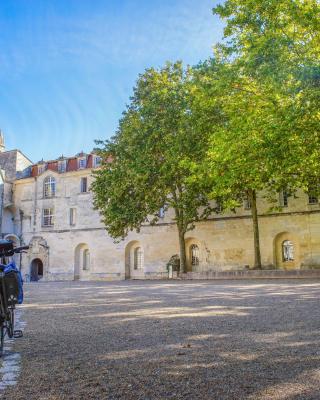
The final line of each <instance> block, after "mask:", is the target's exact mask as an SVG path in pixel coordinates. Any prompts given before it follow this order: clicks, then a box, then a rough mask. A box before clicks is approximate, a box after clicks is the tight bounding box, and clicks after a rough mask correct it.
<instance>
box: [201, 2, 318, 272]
mask: <svg viewBox="0 0 320 400" xmlns="http://www.w3.org/2000/svg"><path fill="white" fill-rule="evenodd" d="M214 12H215V13H216V14H218V15H220V16H221V17H222V18H224V19H225V20H226V28H225V41H224V42H223V43H222V44H220V45H218V46H217V48H216V57H217V58H218V59H219V60H220V61H221V63H222V64H223V65H224V73H223V74H221V75H220V96H221V101H220V104H221V110H222V113H223V115H224V116H225V118H224V122H223V123H222V124H220V126H219V127H218V128H216V129H215V130H214V131H213V132H212V134H211V143H210V149H209V151H208V158H207V160H206V162H205V168H207V167H208V166H209V169H210V176H211V179H212V185H213V190H212V196H214V197H216V198H220V199H222V200H223V203H224V206H225V207H226V208H235V207H237V206H239V205H240V203H241V201H242V199H243V198H244V197H248V199H249V200H250V202H251V206H252V208H251V210H252V219H253V232H254V249H255V252H254V253H255V261H254V265H255V267H256V268H260V267H261V256H260V245H259V225H258V210H257V202H256V198H257V193H259V192H261V191H264V192H269V194H270V195H271V194H272V193H273V192H274V191H276V190H279V189H280V188H281V187H283V188H286V189H289V190H290V191H294V190H295V189H296V188H297V187H304V188H305V189H306V187H307V185H308V183H309V182H310V180H311V181H312V182H316V181H317V180H319V177H320V176H319V173H318V171H319V168H318V166H319V161H320V157H319V156H320V154H319V111H318V106H319V82H320V80H319V78H320V74H319V2H317V1H315V0H304V1H303V0H301V1H300V0H283V1H280V2H279V1H276V0H261V1H259V2H256V1H254V0H227V1H226V2H225V3H224V4H223V5H219V6H217V7H216V8H215V9H214ZM204 70H205V71H206V73H207V74H208V72H209V74H208V75H207V76H206V77H205V83H206V84H205V85H204V89H205V92H207V98H208V99H209V98H210V96H211V93H210V91H211V92H212V89H211V86H210V84H208V82H210V68H208V65H205V66H204ZM213 81H214V79H213ZM212 87H213V88H214V89H213V90H214V91H215V89H216V83H214V84H213V85H212ZM214 96H215V93H214ZM202 102H203V101H202ZM208 102H210V100H208ZM204 103H205V102H204ZM208 129H210V127H208Z"/></svg>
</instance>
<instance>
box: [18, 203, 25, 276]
mask: <svg viewBox="0 0 320 400" xmlns="http://www.w3.org/2000/svg"><path fill="white" fill-rule="evenodd" d="M19 214H20V235H19V238H20V246H22V245H23V216H24V213H23V211H22V210H19ZM21 267H22V253H20V260H19V271H21Z"/></svg>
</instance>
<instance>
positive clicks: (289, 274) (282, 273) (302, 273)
mask: <svg viewBox="0 0 320 400" xmlns="http://www.w3.org/2000/svg"><path fill="white" fill-rule="evenodd" d="M180 277H181V279H184V280H189V279H190V280H193V279H287V278H296V279H310V278H315V279H320V270H303V269H297V270H262V271H261V270H240V271H205V272H187V273H186V274H182V275H181V276H180Z"/></svg>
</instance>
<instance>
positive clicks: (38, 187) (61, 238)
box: [14, 169, 320, 280]
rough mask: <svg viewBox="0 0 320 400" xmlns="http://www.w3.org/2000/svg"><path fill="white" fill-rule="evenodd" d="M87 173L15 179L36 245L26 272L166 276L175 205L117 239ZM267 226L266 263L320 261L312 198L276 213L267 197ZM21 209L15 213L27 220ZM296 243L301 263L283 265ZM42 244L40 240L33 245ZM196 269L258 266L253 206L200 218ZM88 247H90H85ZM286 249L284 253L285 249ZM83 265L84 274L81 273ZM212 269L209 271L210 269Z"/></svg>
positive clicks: (193, 236) (26, 234)
mask: <svg viewBox="0 0 320 400" xmlns="http://www.w3.org/2000/svg"><path fill="white" fill-rule="evenodd" d="M49 175H50V176H53V177H55V179H56V183H57V185H56V195H55V197H53V198H44V196H43V182H44V179H45V178H46V177H48V176H49ZM81 177H87V178H88V180H89V184H90V181H91V179H92V177H91V171H90V170H89V169H86V170H80V171H75V172H68V173H63V174H58V173H56V172H52V171H49V170H47V171H45V172H44V173H43V174H42V175H40V176H39V177H38V178H27V179H21V180H18V181H16V182H15V185H14V203H15V207H16V210H19V209H21V210H22V211H23V221H22V222H23V223H22V226H23V232H22V238H23V241H24V242H25V243H31V244H32V248H31V249H30V251H29V253H28V254H27V255H26V256H24V258H23V273H25V274H28V273H29V272H30V264H31V262H32V260H34V259H39V260H41V262H43V265H44V279H46V280H65V279H67V280H69V279H74V277H76V278H79V279H83V280H90V279H91V280H119V279H125V278H126V277H127V278H128V277H130V278H147V279H155V278H165V277H167V276H168V273H167V269H166V264H167V262H168V260H169V259H170V257H171V256H172V255H174V254H177V253H178V252H179V245H178V236H177V230H176V227H175V225H174V223H173V221H172V216H173V215H172V212H171V211H170V210H169V211H168V212H167V213H166V216H165V218H163V219H161V221H160V222H159V224H158V225H157V226H145V227H143V228H142V230H141V232H140V233H139V234H137V233H134V232H132V233H130V234H129V236H128V238H126V240H125V241H122V242H120V243H114V242H113V240H112V239H111V238H110V237H109V236H108V235H107V233H106V231H105V230H104V227H103V225H102V224H101V222H100V217H99V213H98V212H97V211H95V210H93V206H92V193H91V192H90V191H89V192H88V193H80V181H81ZM49 207H52V208H54V210H55V211H54V213H55V222H54V226H53V227H43V226H42V221H41V215H42V210H43V208H49ZM70 208H75V209H76V223H75V225H73V226H70ZM259 212H260V214H261V215H260V218H259V225H260V235H261V237H260V242H261V255H262V262H263V264H264V266H265V267H266V268H279V267H281V268H284V269H301V268H307V267H309V266H312V267H317V266H320V208H319V205H318V204H317V205H309V204H308V199H307V196H306V195H305V194H304V193H299V194H298V198H296V199H291V198H290V200H289V207H287V208H285V209H283V210H282V212H270V210H269V205H268V204H267V203H266V202H265V200H264V198H263V197H262V196H260V197H259ZM19 218H20V217H19V215H18V213H17V214H16V215H15V219H16V221H17V223H18V221H19ZM285 239H288V240H291V241H293V243H294V248H295V249H294V252H295V260H294V262H287V263H283V262H282V259H280V258H279V248H280V249H281V245H282V242H283V240H285ZM33 243H38V244H33ZM193 245H196V246H198V249H199V265H191V256H190V249H191V246H193ZM186 247H187V256H188V271H189V272H191V271H192V272H193V273H195V274H198V275H193V276H194V277H196V276H206V274H207V273H208V271H214V273H220V272H223V271H243V270H246V268H248V266H249V267H252V265H253V258H254V254H253V234H252V220H251V217H250V211H247V210H244V209H243V208H239V209H238V210H237V213H236V214H233V213H226V214H221V215H214V216H212V218H211V220H209V221H206V222H202V223H198V224H197V226H196V228H195V229H194V230H193V231H191V232H188V233H187V235H186ZM136 249H141V250H139V251H140V255H141V252H142V254H143V255H142V258H143V266H142V268H140V266H139V267H137V268H135V267H136V266H135V262H136V261H135V250H136ZM85 251H86V253H85ZM88 252H89V258H90V261H89V263H90V265H89V269H84V268H82V264H83V263H84V261H83V257H84V254H87V256H88ZM280 254H281V251H280ZM77 270H78V271H79V273H78V272H76V271H77ZM203 274H204V275H203Z"/></svg>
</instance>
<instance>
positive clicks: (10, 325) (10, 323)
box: [7, 308, 14, 339]
mask: <svg viewBox="0 0 320 400" xmlns="http://www.w3.org/2000/svg"><path fill="white" fill-rule="evenodd" d="M8 313H9V318H8V321H7V331H8V336H9V338H10V339H11V338H13V333H14V308H9V310H8Z"/></svg>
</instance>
